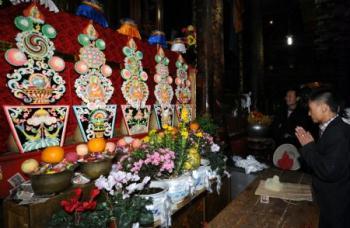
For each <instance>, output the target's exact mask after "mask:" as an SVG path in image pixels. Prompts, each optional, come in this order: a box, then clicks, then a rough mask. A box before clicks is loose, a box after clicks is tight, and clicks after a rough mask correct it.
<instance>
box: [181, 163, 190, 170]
mask: <svg viewBox="0 0 350 228" xmlns="http://www.w3.org/2000/svg"><path fill="white" fill-rule="evenodd" d="M183 168H184V169H185V170H191V169H192V165H191V163H190V162H187V161H186V162H185V163H184V165H183Z"/></svg>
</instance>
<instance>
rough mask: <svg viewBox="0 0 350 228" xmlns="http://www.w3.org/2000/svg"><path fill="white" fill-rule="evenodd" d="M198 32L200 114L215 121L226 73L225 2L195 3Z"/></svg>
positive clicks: (198, 0) (195, 1)
mask: <svg viewBox="0 0 350 228" xmlns="http://www.w3.org/2000/svg"><path fill="white" fill-rule="evenodd" d="M194 5H195V7H193V8H194V9H195V10H196V12H195V17H196V18H195V22H196V28H197V47H198V75H197V88H198V89H197V101H198V102H197V110H198V112H199V113H210V114H212V115H213V116H214V117H215V115H216V114H217V113H216V112H217V111H218V110H216V106H215V103H216V100H220V98H221V95H222V91H223V90H222V80H223V69H224V51H223V45H224V42H223V0H194Z"/></svg>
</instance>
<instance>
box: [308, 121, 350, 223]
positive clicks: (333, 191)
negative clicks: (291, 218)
mask: <svg viewBox="0 0 350 228" xmlns="http://www.w3.org/2000/svg"><path fill="white" fill-rule="evenodd" d="M301 155H302V157H303V158H304V160H305V161H306V163H307V164H308V166H309V167H310V168H311V170H312V171H313V181H312V185H313V190H314V196H315V198H316V201H317V202H318V204H319V207H320V224H319V227H322V228H333V227H334V228H349V227H350V125H348V124H346V123H344V122H343V121H342V119H341V118H340V117H337V118H335V119H334V120H333V121H332V122H331V123H330V124H329V125H328V126H327V128H326V129H325V131H324V133H323V135H322V136H321V137H320V139H319V140H318V141H317V143H315V142H312V143H309V144H307V145H305V146H304V147H303V148H302V149H301Z"/></svg>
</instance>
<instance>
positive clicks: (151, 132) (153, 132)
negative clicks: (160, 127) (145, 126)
mask: <svg viewBox="0 0 350 228" xmlns="http://www.w3.org/2000/svg"><path fill="white" fill-rule="evenodd" d="M156 133H157V130H156V129H152V130H150V132H149V133H148V135H155V134H156Z"/></svg>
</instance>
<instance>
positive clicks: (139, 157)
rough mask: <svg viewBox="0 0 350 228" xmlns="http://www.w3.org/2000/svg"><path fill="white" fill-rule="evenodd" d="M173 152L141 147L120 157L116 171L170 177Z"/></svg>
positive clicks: (164, 149)
mask: <svg viewBox="0 0 350 228" xmlns="http://www.w3.org/2000/svg"><path fill="white" fill-rule="evenodd" d="M174 161H175V152H174V151H172V150H170V149H168V148H158V149H151V148H150V147H148V146H145V145H143V146H141V147H140V149H139V150H135V151H133V152H131V153H129V154H126V155H124V156H123V157H121V159H120V161H119V163H118V164H117V167H118V169H120V170H123V171H126V172H131V173H134V174H137V175H140V176H144V175H146V176H151V177H156V176H157V177H160V176H170V175H171V174H172V172H173V170H174V167H175V162H174Z"/></svg>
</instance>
